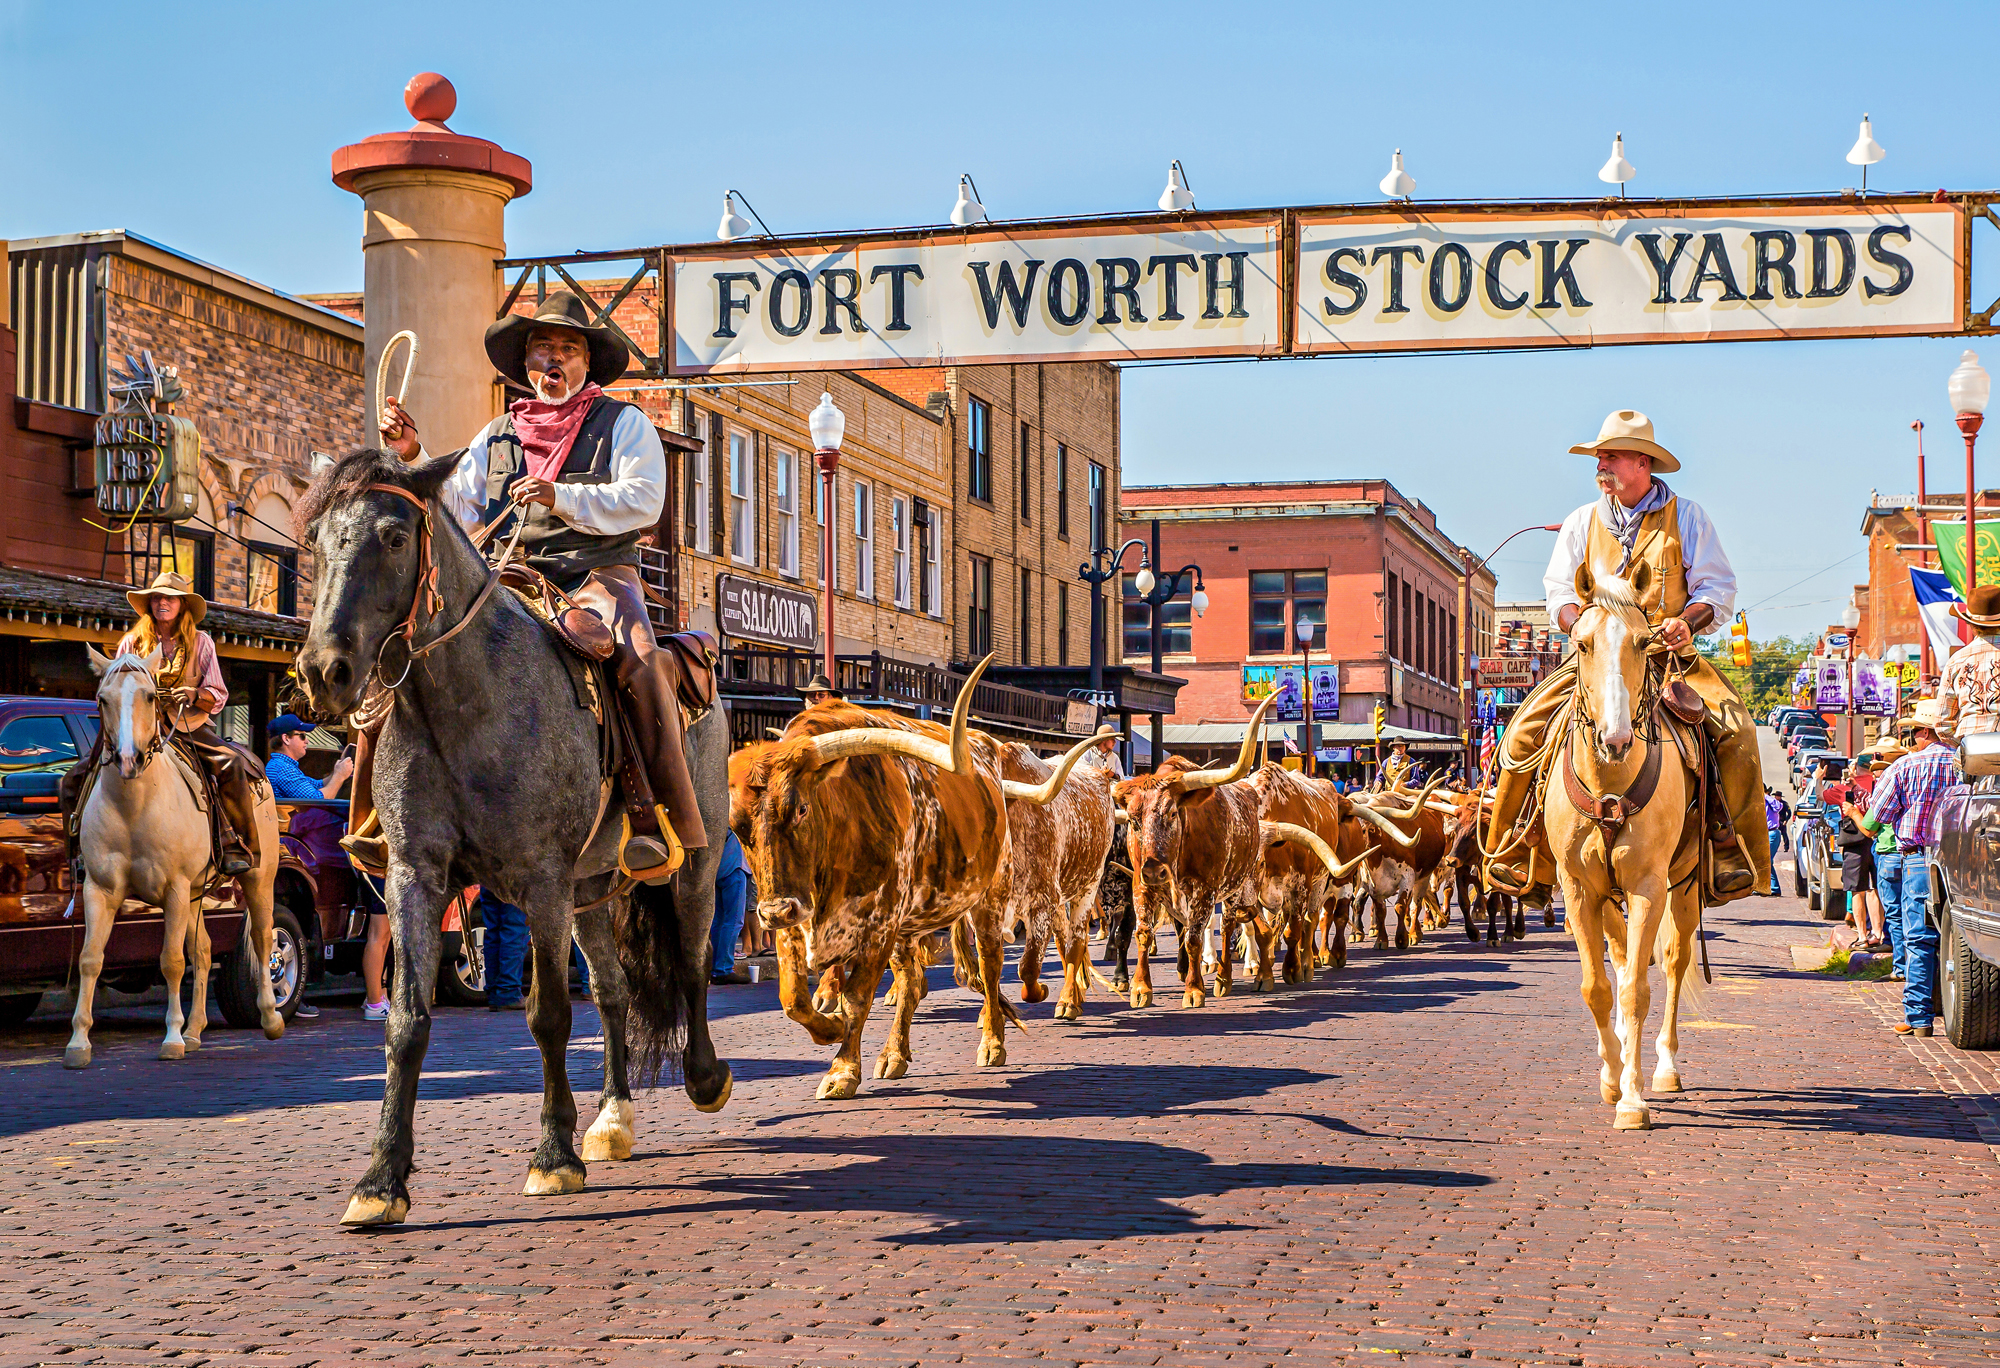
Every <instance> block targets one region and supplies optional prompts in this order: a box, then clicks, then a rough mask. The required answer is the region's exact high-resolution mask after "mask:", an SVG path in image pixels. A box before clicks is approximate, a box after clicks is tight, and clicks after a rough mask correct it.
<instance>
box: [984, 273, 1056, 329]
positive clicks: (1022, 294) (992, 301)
mask: <svg viewBox="0 0 2000 1368" xmlns="http://www.w3.org/2000/svg"><path fill="white" fill-rule="evenodd" d="M990 265H992V263H991V262H988V261H975V262H972V263H971V266H972V274H973V277H974V278H975V279H977V280H978V281H979V303H980V305H981V306H982V307H983V308H984V309H985V310H986V326H987V327H989V328H997V327H999V326H1000V306H1001V304H1003V303H1004V304H1006V306H1007V312H1008V313H1011V314H1013V315H1014V326H1015V327H1017V328H1025V327H1027V326H1028V297H1029V295H1031V294H1032V293H1034V289H1035V272H1037V271H1039V270H1041V269H1042V263H1041V262H1039V261H1030V262H1028V263H1027V269H1026V270H1025V271H1023V272H1022V274H1021V278H1020V280H1018V281H1017V280H1015V279H1014V264H1013V263H1012V262H1011V261H1003V262H1001V263H1000V288H999V290H998V291H996V290H994V288H993V283H992V282H991V281H989V280H988V279H987V278H986V268H987V267H988V266H990Z"/></svg>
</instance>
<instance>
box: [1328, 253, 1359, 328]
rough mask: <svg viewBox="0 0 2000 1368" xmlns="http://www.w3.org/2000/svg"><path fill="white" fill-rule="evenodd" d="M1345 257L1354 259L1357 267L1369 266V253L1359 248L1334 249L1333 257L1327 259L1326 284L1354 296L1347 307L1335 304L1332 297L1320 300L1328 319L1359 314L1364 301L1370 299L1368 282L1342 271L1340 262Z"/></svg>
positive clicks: (1352, 273)
mask: <svg viewBox="0 0 2000 1368" xmlns="http://www.w3.org/2000/svg"><path fill="white" fill-rule="evenodd" d="M1343 257H1352V258H1354V264H1355V265H1356V266H1366V265H1367V264H1368V253H1366V252H1364V251H1362V250H1361V249H1360V248H1358V247H1336V248H1334V249H1333V253H1332V255H1330V256H1328V257H1327V259H1326V283H1327V284H1329V285H1331V286H1333V287H1334V288H1335V289H1337V290H1346V291H1348V292H1350V293H1351V294H1352V295H1353V296H1354V298H1353V300H1352V301H1351V302H1350V303H1349V304H1347V305H1346V306H1345V307H1342V306H1341V305H1339V304H1336V303H1334V302H1333V299H1332V297H1331V296H1328V297H1326V298H1324V299H1322V300H1320V302H1319V306H1320V307H1321V308H1322V309H1325V310H1326V316H1327V317H1328V318H1345V317H1347V316H1348V315H1349V314H1351V313H1358V312H1360V310H1361V305H1362V303H1363V301H1365V300H1366V299H1367V298H1368V282H1367V281H1366V280H1364V279H1363V278H1362V277H1360V276H1358V275H1356V274H1354V272H1352V271H1343V270H1341V269H1340V262H1341V258H1343Z"/></svg>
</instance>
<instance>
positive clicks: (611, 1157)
mask: <svg viewBox="0 0 2000 1368" xmlns="http://www.w3.org/2000/svg"><path fill="white" fill-rule="evenodd" d="M632 1117H633V1112H632V1104H631V1103H630V1102H626V1101H623V1100H622V1099H614V1100H613V1101H612V1102H610V1103H609V1104H608V1105H606V1106H605V1108H604V1110H602V1111H600V1112H599V1113H598V1114H597V1119H596V1120H595V1121H593V1122H591V1123H590V1129H589V1130H587V1131H585V1132H584V1133H583V1162H584V1163H586V1164H597V1163H604V1162H607V1161H615V1160H619V1159H630V1158H631V1157H632V1140H633V1135H632Z"/></svg>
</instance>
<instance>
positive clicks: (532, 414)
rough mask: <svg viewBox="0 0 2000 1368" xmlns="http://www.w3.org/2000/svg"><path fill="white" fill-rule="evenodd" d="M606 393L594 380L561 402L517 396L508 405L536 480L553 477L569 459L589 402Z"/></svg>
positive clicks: (529, 472)
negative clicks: (518, 397)
mask: <svg viewBox="0 0 2000 1368" xmlns="http://www.w3.org/2000/svg"><path fill="white" fill-rule="evenodd" d="M603 393H604V391H603V390H602V389H600V388H599V387H598V386H597V384H596V383H595V382H592V383H591V384H588V385H585V386H584V387H583V388H582V389H580V390H578V391H577V392H576V393H575V394H572V395H571V396H570V397H569V398H567V399H565V400H563V401H562V402H561V403H560V404H551V403H547V402H545V401H544V400H541V399H516V400H515V401H514V402H513V403H511V404H509V405H508V406H507V412H508V413H509V414H511V415H513V418H514V435H515V436H517V437H519V438H520V439H521V450H522V451H523V452H525V453H526V454H527V457H528V474H529V475H530V476H531V477H533V478H534V479H537V480H550V481H553V480H554V479H555V478H556V476H557V475H559V474H560V473H561V472H562V468H563V462H564V461H567V460H568V459H569V449H570V447H572V446H574V445H575V444H576V434H577V432H578V431H579V430H580V429H581V428H582V427H583V420H584V419H585V418H586V417H587V416H588V415H589V413H590V406H591V405H592V404H594V403H596V402H597V400H598V398H599V396H601V395H602V394H603Z"/></svg>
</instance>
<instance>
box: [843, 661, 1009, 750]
mask: <svg viewBox="0 0 2000 1368" xmlns="http://www.w3.org/2000/svg"><path fill="white" fill-rule="evenodd" d="M992 663H993V657H992V656H991V655H989V656H987V657H986V659H984V660H982V661H980V662H979V665H978V667H977V668H976V669H974V670H973V672H972V675H971V677H970V678H968V679H967V680H966V681H965V687H964V688H962V689H960V690H959V691H958V702H957V703H956V704H954V705H953V706H952V710H951V740H950V742H949V743H947V742H943V741H939V740H937V739H936V738H935V737H930V736H925V735H923V734H922V733H921V732H907V731H903V730H900V729H899V728H896V727H847V728H844V729H842V730H840V731H832V732H822V733H821V734H820V735H818V736H812V737H808V738H806V740H807V742H808V744H809V745H810V746H811V748H812V753H813V757H814V758H815V759H816V760H817V761H818V762H819V763H820V764H822V765H830V764H832V763H833V762H834V761H836V760H845V759H846V758H847V757H848V756H850V755H907V756H909V757H910V758H911V759H912V760H921V761H923V762H924V763H925V764H929V765H936V766H937V767H938V768H939V769H941V770H943V771H944V772H945V773H946V774H970V773H971V772H972V737H971V734H970V733H969V732H968V731H967V730H966V713H967V712H968V711H969V710H970V709H971V707H972V686H973V685H974V684H977V683H978V682H979V676H980V675H982V674H984V673H986V667H987V666H988V665H991V664H992Z"/></svg>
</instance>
